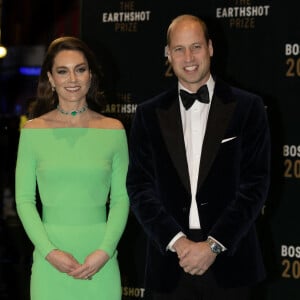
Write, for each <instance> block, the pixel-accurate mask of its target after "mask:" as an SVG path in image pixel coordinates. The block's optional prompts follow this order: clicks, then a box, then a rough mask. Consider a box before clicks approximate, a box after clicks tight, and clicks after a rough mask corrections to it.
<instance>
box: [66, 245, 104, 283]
mask: <svg viewBox="0 0 300 300" xmlns="http://www.w3.org/2000/svg"><path fill="white" fill-rule="evenodd" d="M108 260H109V256H108V254H107V253H106V252H105V251H103V250H96V251H94V252H92V253H91V254H90V255H89V256H87V257H86V259H85V261H84V263H83V264H82V265H81V266H80V267H79V268H77V269H76V270H72V271H71V272H68V275H70V276H73V277H74V278H76V279H92V277H93V275H94V274H96V273H97V272H98V271H99V270H100V269H101V268H102V267H103V266H104V265H105V263H106V262H107V261H108Z"/></svg>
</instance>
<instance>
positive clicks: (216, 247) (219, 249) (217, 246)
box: [207, 238, 222, 255]
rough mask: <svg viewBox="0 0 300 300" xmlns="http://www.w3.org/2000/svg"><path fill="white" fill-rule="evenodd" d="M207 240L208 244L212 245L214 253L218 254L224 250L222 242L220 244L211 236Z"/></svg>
mask: <svg viewBox="0 0 300 300" xmlns="http://www.w3.org/2000/svg"><path fill="white" fill-rule="evenodd" d="M207 242H208V244H209V246H210V249H211V251H212V252H213V253H215V254H217V255H218V254H220V253H221V252H222V246H221V245H220V244H218V243H217V242H216V241H214V240H213V239H211V238H208V239H207Z"/></svg>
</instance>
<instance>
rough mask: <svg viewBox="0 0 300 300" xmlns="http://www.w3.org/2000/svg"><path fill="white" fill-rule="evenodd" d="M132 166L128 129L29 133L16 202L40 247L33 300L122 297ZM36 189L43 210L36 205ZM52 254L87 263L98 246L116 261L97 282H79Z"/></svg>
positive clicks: (24, 134) (23, 141)
mask: <svg viewBox="0 0 300 300" xmlns="http://www.w3.org/2000/svg"><path fill="white" fill-rule="evenodd" d="M127 168H128V149H127V139H126V133H125V130H123V129H99V128H47V129H22V130H21V135H20V141H19V148H18V158H17V167H16V204H17V211H18V214H19V217H20V219H21V221H22V223H23V226H24V228H25V231H26V232H27V234H28V236H29V238H30V240H31V241H32V243H33V244H34V246H35V250H34V253H33V264H32V274H31V299H32V300H53V299H55V300H68V299H70V300H76V299H78V300H85V299H86V300H96V299H97V300H102V299H103V300H108V299H109V300H119V299H121V283H120V272H119V267H118V261H117V250H116V247H117V244H118V242H119V239H120V238H121V235H122V233H123V231H124V228H125V226H126V221H127V217H128V210H129V202H128V195H127V191H126V186H125V178H126V173H127ZM36 184H37V185H38V191H39V195H40V199H41V203H42V213H41V216H40V213H39V212H38V210H37V207H36ZM53 249H60V250H63V251H66V252H69V253H71V254H72V255H73V256H74V257H75V258H76V259H77V260H78V261H79V262H80V263H82V262H83V261H84V259H85V258H86V256H88V255H89V254H90V253H92V252H93V251H95V250H97V249H101V250H104V251H105V252H106V253H107V254H108V255H109V256H110V259H109V261H108V262H107V263H106V264H105V265H104V267H103V268H101V269H100V270H99V272H97V273H96V274H95V275H94V276H93V278H92V280H80V279H74V278H72V277H70V276H68V275H67V274H65V273H61V272H59V271H58V270H57V269H56V268H54V267H53V266H52V265H51V264H50V263H49V262H48V261H47V260H46V259H45V257H46V256H47V254H48V253H49V252H50V251H51V250H53Z"/></svg>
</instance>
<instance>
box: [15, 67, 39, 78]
mask: <svg viewBox="0 0 300 300" xmlns="http://www.w3.org/2000/svg"><path fill="white" fill-rule="evenodd" d="M19 73H20V74H21V75H25V76H39V75H40V73H41V67H20V68H19Z"/></svg>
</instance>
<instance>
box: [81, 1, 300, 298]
mask: <svg viewBox="0 0 300 300" xmlns="http://www.w3.org/2000/svg"><path fill="white" fill-rule="evenodd" d="M81 8H82V10H81V37H82V38H83V39H84V40H85V41H86V42H87V43H88V44H89V45H90V46H91V47H92V48H93V49H94V50H95V51H96V53H97V56H98V58H99V60H100V62H101V63H102V65H103V68H104V72H105V75H106V81H107V82H106V84H107V91H106V92H107V95H108V104H107V105H106V109H105V110H104V113H106V114H108V115H112V116H115V117H118V118H119V119H121V120H122V121H123V122H124V125H125V126H126V128H127V129H128V130H130V122H131V120H132V117H133V115H134V113H135V109H136V105H137V104H138V103H140V102H142V101H145V100H146V99H147V98H149V97H151V96H153V95H155V94H157V93H159V92H161V91H162V90H164V89H165V88H167V87H169V86H170V85H172V84H174V83H176V79H175V78H174V76H173V73H172V70H171V69H170V67H169V65H168V63H167V59H166V57H165V56H164V47H165V36H166V28H167V26H168V24H169V23H170V21H171V20H172V19H173V18H174V17H176V16H177V15H179V14H182V13H192V14H196V15H198V16H200V17H202V18H204V19H205V20H206V21H207V23H208V25H209V28H210V34H211V37H212V40H213V45H214V57H213V62H212V69H213V71H214V73H216V74H218V75H220V76H221V77H223V78H224V79H225V80H227V81H228V82H229V83H231V84H235V85H237V86H239V87H241V88H245V89H248V90H249V91H252V92H255V93H257V94H259V95H261V96H262V97H263V98H264V101H265V105H266V109H267V112H268V117H269V122H270V127H271V135H272V182H271V188H270V193H269V197H268V200H267V202H266V205H265V207H264V209H263V210H262V213H261V215H260V217H259V219H258V222H257V228H258V233H259V235H260V240H261V244H262V250H263V253H264V257H265V263H266V266H267V271H268V278H267V280H266V281H265V282H264V283H263V284H262V285H261V287H260V290H259V291H258V295H257V299H262V300H267V299H272V300H277V299H278V300H279V299H287V300H288V299H298V298H300V288H299V286H300V285H299V282H300V260H299V258H300V226H299V225H300V222H299V211H300V201H299V200H298V198H299V195H300V185H299V180H300V134H299V128H300V118H299V111H300V103H299V100H300V96H299V95H300V84H299V83H300V81H299V77H300V33H299V28H300V18H299V11H300V3H298V2H297V1H292V0H287V1H284V2H282V1H279V0H275V1H268V0H261V1H254V0H231V1H228V0H215V1H196V0H194V1H182V0H173V1H146V0H144V1H142V0H139V1H115V0H102V1H100V0H98V1H96V0H90V1H82V4H81ZM144 258H145V236H144V234H143V232H142V230H141V228H140V227H139V225H138V224H137V222H136V220H135V218H134V216H132V215H130V216H129V222H128V226H127V228H126V231H125V234H124V236H123V238H122V240H121V242H120V246H119V260H120V267H121V273H122V281H123V299H141V298H143V295H144V288H143V271H144V263H145V260H144Z"/></svg>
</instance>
